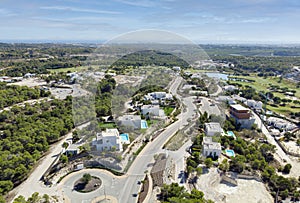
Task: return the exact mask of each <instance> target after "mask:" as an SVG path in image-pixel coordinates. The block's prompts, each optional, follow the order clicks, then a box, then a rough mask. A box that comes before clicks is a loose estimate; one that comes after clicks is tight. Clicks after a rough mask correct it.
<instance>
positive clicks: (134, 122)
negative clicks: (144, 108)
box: [118, 115, 142, 129]
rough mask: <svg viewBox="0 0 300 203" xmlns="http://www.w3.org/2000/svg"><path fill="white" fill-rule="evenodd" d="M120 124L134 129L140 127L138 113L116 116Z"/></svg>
mask: <svg viewBox="0 0 300 203" xmlns="http://www.w3.org/2000/svg"><path fill="white" fill-rule="evenodd" d="M118 121H119V123H120V125H121V126H127V127H133V128H134V129H141V121H142V119H141V116H140V115H123V116H121V117H119V118H118Z"/></svg>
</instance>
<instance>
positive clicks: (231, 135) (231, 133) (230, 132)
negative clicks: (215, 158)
mask: <svg viewBox="0 0 300 203" xmlns="http://www.w3.org/2000/svg"><path fill="white" fill-rule="evenodd" d="M227 135H228V136H230V137H235V134H234V133H233V132H232V131H227Z"/></svg>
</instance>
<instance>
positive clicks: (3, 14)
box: [0, 8, 17, 17]
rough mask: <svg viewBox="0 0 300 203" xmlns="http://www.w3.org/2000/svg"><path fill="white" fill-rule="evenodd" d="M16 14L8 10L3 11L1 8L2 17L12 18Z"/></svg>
mask: <svg viewBox="0 0 300 203" xmlns="http://www.w3.org/2000/svg"><path fill="white" fill-rule="evenodd" d="M16 15H17V14H16V13H13V12H12V11H10V10H8V9H3V8H0V16H4V17H11V16H16Z"/></svg>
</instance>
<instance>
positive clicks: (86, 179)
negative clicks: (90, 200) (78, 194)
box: [81, 173, 92, 184]
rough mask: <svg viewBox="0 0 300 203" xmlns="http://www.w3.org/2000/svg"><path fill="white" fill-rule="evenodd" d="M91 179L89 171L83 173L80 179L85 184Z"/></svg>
mask: <svg viewBox="0 0 300 203" xmlns="http://www.w3.org/2000/svg"><path fill="white" fill-rule="evenodd" d="M91 180H92V176H91V174H89V173H85V174H83V176H82V178H81V181H82V182H83V183H85V184H88V183H89V182H90V181H91Z"/></svg>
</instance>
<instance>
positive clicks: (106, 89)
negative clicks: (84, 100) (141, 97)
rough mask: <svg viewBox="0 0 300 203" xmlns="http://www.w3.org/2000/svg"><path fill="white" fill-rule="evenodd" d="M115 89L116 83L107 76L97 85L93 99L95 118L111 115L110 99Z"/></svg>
mask: <svg viewBox="0 0 300 203" xmlns="http://www.w3.org/2000/svg"><path fill="white" fill-rule="evenodd" d="M115 87H116V81H115V80H114V79H113V78H112V77H111V76H108V75H107V76H106V77H105V79H103V80H101V82H100V83H99V84H98V86H97V94H96V98H95V107H96V114H97V117H100V116H109V115H111V113H112V112H111V99H112V94H113V90H114V88H115Z"/></svg>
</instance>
